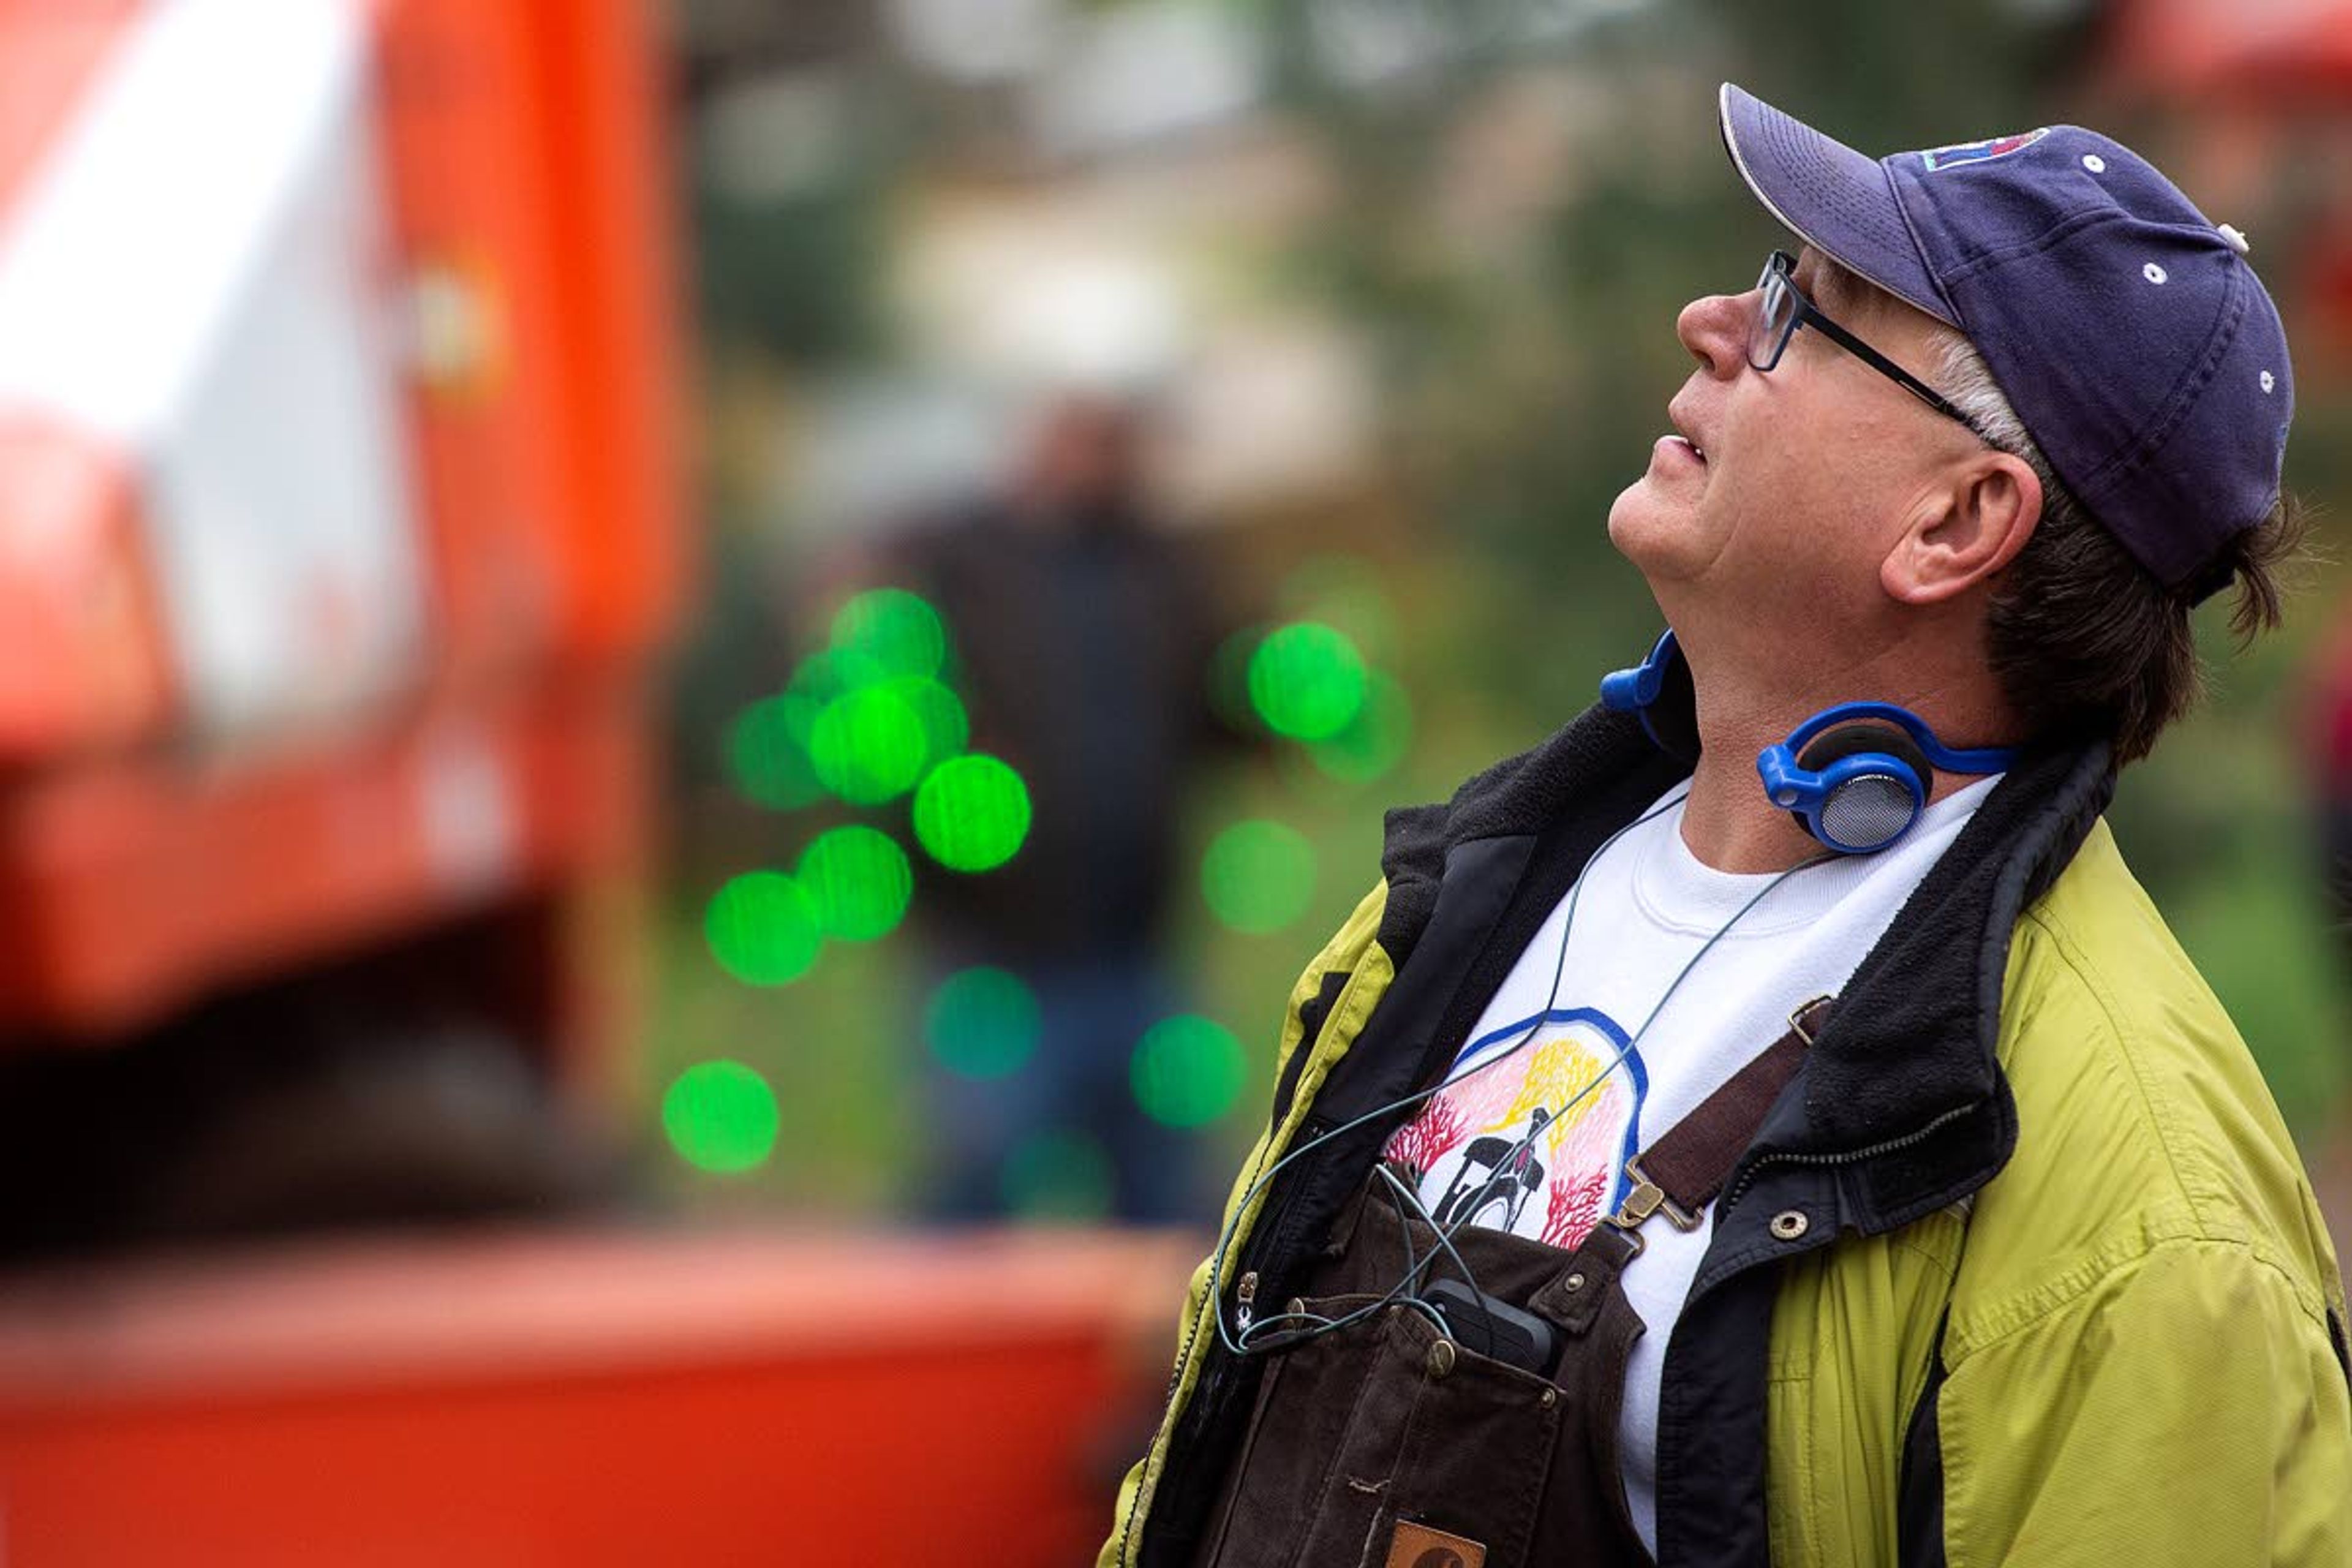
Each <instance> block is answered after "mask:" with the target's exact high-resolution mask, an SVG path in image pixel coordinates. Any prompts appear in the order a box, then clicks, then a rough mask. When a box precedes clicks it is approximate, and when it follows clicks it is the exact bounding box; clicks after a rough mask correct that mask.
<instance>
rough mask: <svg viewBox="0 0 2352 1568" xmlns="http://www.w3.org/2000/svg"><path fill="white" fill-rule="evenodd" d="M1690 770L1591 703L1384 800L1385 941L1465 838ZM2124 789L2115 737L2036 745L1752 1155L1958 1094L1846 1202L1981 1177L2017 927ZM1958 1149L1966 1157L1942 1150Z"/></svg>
mask: <svg viewBox="0 0 2352 1568" xmlns="http://www.w3.org/2000/svg"><path fill="white" fill-rule="evenodd" d="M1685 771H1686V770H1685V769H1684V768H1683V767H1682V765H1681V764H1679V763H1675V762H1674V761H1673V760H1671V759H1669V758H1667V757H1665V756H1664V755H1663V754H1661V753H1660V752H1658V750H1657V749H1656V747H1655V746H1654V745H1653V744H1652V743H1651V742H1650V740H1649V737H1648V736H1647V735H1646V734H1645V733H1644V732H1643V730H1642V728H1641V725H1640V724H1639V722H1638V721H1635V720H1633V718H1631V717H1630V716H1628V715H1625V714H1622V713H1613V712H1611V711H1608V710H1604V709H1602V708H1600V707H1598V706H1595V707H1593V708H1591V709H1589V710H1586V711H1585V712H1584V713H1583V714H1581V715H1580V716H1579V717H1578V718H1577V719H1576V720H1575V721H1572V722H1570V724H1569V725H1567V726H1566V727H1565V728H1564V729H1562V730H1560V731H1559V732H1557V733H1556V734H1554V735H1552V736H1551V737H1550V738H1549V740H1547V741H1545V742H1543V743H1541V744H1540V745H1538V746H1536V747H1535V748H1534V749H1532V750H1530V751H1528V752H1522V753H1521V754H1519V755H1518V756H1516V757H1511V758H1508V759H1507V760H1505V761H1504V762H1501V763H1496V765H1495V766H1493V767H1491V768H1488V769H1487V770H1486V771H1485V772H1484V773H1479V774H1478V775H1477V776H1476V777H1475V778H1473V779H1471V780H1470V781H1469V782H1468V783H1466V784H1464V785H1463V786H1462V787H1461V788H1460V789H1459V790H1457V791H1456V792H1455V793H1454V799H1453V800H1452V802H1451V803H1450V804H1448V805H1444V806H1422V807H1415V808H1411V809H1407V810H1402V811H1395V812H1391V813H1390V814H1389V820H1388V829H1389V834H1388V843H1387V847H1386V848H1385V850H1384V851H1383V853H1382V856H1381V868H1382V870H1383V872H1384V874H1385V875H1386V877H1387V879H1388V882H1389V900H1390V907H1389V910H1388V911H1387V913H1386V914H1385V915H1384V917H1383V919H1382V921H1381V945H1382V946H1383V947H1384V948H1385V949H1387V951H1388V952H1389V953H1390V956H1391V958H1392V959H1394V960H1395V962H1396V963H1397V964H1398V965H1399V966H1400V967H1402V964H1403V963H1404V961H1405V958H1406V957H1407V956H1408V954H1409V953H1410V952H1411V950H1412V945H1413V942H1415V941H1416V940H1417V939H1418V936H1419V934H1420V930H1421V928H1422V926H1423V925H1424V924H1426V922H1427V920H1428V914H1429V910H1430V909H1431V907H1432V906H1433V904H1434V902H1435V897H1436V889H1437V885H1438V882H1439V880H1440V879H1442V877H1443V875H1444V867H1445V861H1446V857H1447V855H1448V853H1449V852H1450V851H1451V850H1453V849H1454V847H1457V846H1459V845H1462V844H1465V843H1469V842H1471V841H1473V840H1476V839H1482V838H1496V837H1510V836H1516V835H1522V834H1525V835H1536V834H1541V833H1543V832H1545V831H1546V830H1547V829H1550V828H1555V827H1557V826H1559V824H1560V822H1561V821H1562V819H1563V818H1564V817H1570V816H1599V817H1600V818H1601V820H1596V821H1593V822H1591V823H1590V824H1589V825H1583V826H1588V828H1589V830H1591V831H1596V832H1598V833H1600V834H1605V833H1607V832H1608V831H1610V830H1611V829H1612V828H1614V827H1616V826H1621V825H1622V823H1624V822H1627V821H1630V820H1631V819H1632V817H1633V815H1634V814H1635V813H1637V812H1638V811H1639V810H1640V809H1641V807H1642V806H1643V805H1646V804H1647V803H1648V802H1650V801H1652V800H1654V799H1655V798H1656V797H1657V796H1658V795H1660V794H1662V793H1664V791H1665V790H1666V789H1667V788H1668V787H1670V786H1671V785H1672V784H1674V782H1675V779H1677V778H1679V777H1681V776H1684V774H1685ZM2114 790H2115V766H2114V763H2113V759H2112V753H2111V752H2110V750H2109V748H2108V746H2107V744H2106V742H2104V741H2095V742H2074V743H2071V744H2043V745H2038V746H2034V747H2030V748H2028V749H2027V750H2026V751H2025V752H2024V753H2023V754H2022V755H2021V757H2020V758H2019V760H2018V762H2017V763H2016V765H2015V766H2013V767H2012V768H2011V769H2010V771H2009V773H2008V774H2007V775H2006V776H2005V777H2004V778H2003V779H2002V780H2001V782H2000V784H1997V785H1996V786H1994V788H1993V790H1992V792H1991V794H1990V795H1987V796H1986V798H1985V801H1984V804H1983V805H1980V806H1979V808H1978V809H1977V812H1976V814H1975V815H1974V816H1972V817H1971V818H1970V819H1969V824H1968V826H1967V827H1965V828H1964V829H1963V830H1962V831H1961V833H1960V835H1959V837H1958V838H1957V839H1956V840H1955V841H1954V842H1953V844H1952V847H1950V848H1949V849H1948V850H1947V851H1945V853H1944V855H1943V857H1942V858H1940V859H1939V860H1937V863H1936V865H1935V866H1934V867H1933V868H1931V869H1930V870H1929V871H1928V873H1927V877H1926V878H1925V879H1923V880H1922V881H1921V882H1920V884H1919V886H1918V887H1917V888H1916V889H1914V890H1913V892H1912V895H1911V897H1910V899H1909V900H1907V901H1906V903H1905V905H1904V908H1903V910H1902V911H1901V913H1900V914H1898V915H1897V916H1896V918H1895V922H1894V924H1893V925H1892V926H1891V927H1890V928H1889V929H1888V931H1887V933H1886V935H1885V937H1884V938H1882V939H1881V940H1880V942H1878V944H1877V946H1876V947H1874V948H1873V949H1872V950H1871V952H1870V953H1869V955H1868V956H1867V957H1865V958H1864V960H1863V963H1862V964H1861V967H1860V968H1859V969H1857V970H1856V971H1855V973H1854V975H1853V979H1852V980H1851V981H1850V982H1849V983H1848V984H1847V985H1846V988H1845V991H1844V993H1843V995H1842V996H1841V997H1840V999H1839V1006H1838V1009H1837V1012H1836V1016H1834V1018H1833V1019H1832V1021H1831V1023H1830V1025H1829V1026H1828V1028H1827V1029H1825V1030H1824V1031H1823V1032H1822V1036H1821V1037H1820V1038H1819V1039H1818V1040H1816V1041H1815V1042H1814V1045H1813V1047H1812V1049H1811V1052H1810V1053H1809V1059H1808V1062H1807V1065H1806V1068H1805V1070H1804V1073H1803V1075H1802V1077H1801V1079H1800V1080H1799V1088H1800V1090H1801V1091H1799V1092H1792V1093H1791V1094H1790V1096H1788V1097H1786V1098H1784V1099H1783V1100H1782V1101H1781V1103H1780V1105H1779V1106H1778V1107H1776V1109H1775V1110H1774V1112H1773V1114H1772V1116H1771V1117H1770V1119H1769V1120H1768V1121H1767V1122H1766V1123H1765V1126H1764V1128H1763V1130H1762V1131H1761V1132H1759V1135H1758V1139H1757V1148H1756V1150H1755V1151H1751V1159H1752V1158H1754V1157H1755V1156H1756V1154H1758V1153H1759V1152H1760V1153H1767V1154H1771V1153H1778V1154H1790V1155H1800V1156H1809V1157H1810V1156H1822V1155H1832V1156H1835V1155H1851V1154H1853V1153H1854V1152H1857V1151H1867V1150H1870V1149H1872V1148H1874V1146H1876V1145H1879V1144H1881V1143H1884V1142H1886V1141H1888V1140H1890V1139H1899V1138H1902V1137H1904V1136H1906V1135H1907V1134H1912V1133H1915V1132H1917V1131H1919V1130H1921V1129H1924V1128H1928V1127H1931V1126H1933V1125H1936V1124H1937V1123H1938V1122H1939V1121H1950V1120H1951V1119H1952V1118H1954V1117H1955V1116H1956V1115H1958V1113H1960V1112H1962V1111H1964V1110H1978V1111H1990V1112H1993V1115H1992V1118H1991V1125H1989V1126H1983V1127H1982V1128H1981V1131H1980V1133H1979V1136H1975V1137H1970V1138H1966V1139H1959V1140H1951V1141H1941V1142H1940V1148H1941V1150H1942V1151H1943V1152H1942V1154H1941V1157H1939V1141H1936V1140H1928V1141H1927V1146H1926V1147H1915V1148H1913V1149H1912V1150H1910V1151H1909V1152H1908V1153H1907V1156H1906V1158H1905V1159H1904V1160H1902V1161H1900V1162H1896V1164H1897V1165H1899V1179H1898V1180H1896V1181H1895V1183H1894V1187H1895V1189H1898V1190H1883V1191H1881V1192H1879V1193H1878V1194H1875V1195H1874V1197H1873V1198H1872V1199H1871V1200H1870V1201H1867V1202H1865V1203H1864V1204H1863V1205H1861V1207H1862V1210H1863V1212H1861V1213H1857V1214H1853V1215H1850V1217H1851V1218H1853V1219H1854V1220H1856V1221H1858V1222H1860V1223H1861V1224H1862V1225H1863V1226H1864V1228H1867V1229H1873V1230H1875V1229H1879V1228H1882V1227H1885V1226H1891V1225H1894V1224H1900V1223H1906V1222H1907V1220H1908V1219H1910V1218H1915V1217H1916V1214H1917V1213H1919V1212H1926V1210H1925V1206H1923V1205H1927V1206H1932V1202H1931V1200H1933V1201H1941V1202H1948V1201H1950V1198H1949V1197H1948V1196H1946V1195H1945V1194H1947V1193H1950V1194H1952V1195H1957V1194H1958V1193H1959V1192H1964V1191H1967V1190H1969V1189H1971V1188H1972V1187H1973V1186H1975V1185H1976V1184H1980V1183H1982V1182H1983V1181H1984V1180H1986V1179H1988V1178H1989V1177H1990V1175H1991V1173H1992V1172H1993V1171H1995V1170H1998V1169H1999V1168H2000V1164H2001V1163H2005V1162H2006V1161H2007V1159H2008V1156H2009V1152H2010V1150H2011V1147H2012V1146H2013V1144H2014V1142H2015V1139H2016V1127H2015V1116H2014V1112H2013V1110H2011V1107H2010V1105H2009V1099H2008V1095H2007V1092H2006V1088H2005V1086H2004V1085H2003V1084H2002V1082H2001V1079H2000V1069H1999V1068H1998V1067H1997V1065H1996V1064H1995V1061H1994V1056H1993V1049H1994V1046H1995V1043H1996V1042H1997V1040H1998V1038H1999V1035H2000V1002H2001V979H2002V975H2003V973H2004V972H2005V970H2006V966H2007V962H2008V956H2009V943H2010V936H2011V931H2012V929H2013V928H2014V927H2015V925H2016V922H2017V917H2018V915H2019V914H2020V913H2021V912H2022V911H2023V910H2024V909H2025V907H2026V906H2027V905H2028V904H2030V903H2032V901H2033V900H2035V899H2037V898H2039V897H2040V896H2041V895H2042V893H2043V892H2044V891H2046V890H2047V889H2049V887H2050V884H2051V883H2052V882H2053V881H2054V880H2055V879H2057V876H2058V873H2059V872H2060V871H2062V870H2063V869H2064V868H2065V866H2066V864H2067V862H2068V861H2070V860H2071V859H2073V858H2074V852H2075V851H2076V850H2077V849H2078V848H2079V847H2081V846H2082V843H2083V840H2084V837H2086V836H2087V835H2088V834H2089V833H2090V831H2091V828H2092V826H2093V825H2094V824H2095V823H2096V822H2097V820H2098V816H2099V814H2100V812H2101V811H2103V810H2104V809H2105V806H2106V804H2107V802H2108V800H2109V799H2110V798H2111V797H2112V796H2113V795H2114ZM1970 1120H1972V1121H1981V1119H1980V1118H1971V1119H1970ZM1955 1159H1957V1160H1960V1161H1963V1162H1965V1163H1966V1164H1967V1165H1969V1167H1971V1168H1970V1169H1969V1170H1966V1171H1962V1170H1958V1169H1947V1168H1939V1167H1942V1166H1944V1165H1946V1164H1948V1163H1949V1162H1950V1161H1951V1160H1955ZM1988 1160H1989V1161H1990V1163H1989V1164H1988V1163H1987V1162H1988ZM1889 1174H1895V1171H1892V1170H1890V1171H1889Z"/></svg>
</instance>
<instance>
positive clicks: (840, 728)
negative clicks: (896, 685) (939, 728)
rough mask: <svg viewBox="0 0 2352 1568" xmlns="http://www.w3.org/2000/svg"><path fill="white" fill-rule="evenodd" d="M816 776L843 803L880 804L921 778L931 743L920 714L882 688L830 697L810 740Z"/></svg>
mask: <svg viewBox="0 0 2352 1568" xmlns="http://www.w3.org/2000/svg"><path fill="white" fill-rule="evenodd" d="M809 760H810V761H811V762H812V763H814V764H815V766H816V776H817V777H818V778H820V779H822V780H823V781H824V786H825V787H826V788H827V789H829V790H831V791H833V792H834V793H835V795H839V796H841V798H842V799H844V800H845V801H849V802H851V803H852V804H853V805H881V804H882V803H883V802H884V801H886V800H888V799H890V798H891V797H892V796H894V795H903V794H905V793H906V792H907V791H908V789H910V788H912V787H913V786H914V783H915V781H916V780H917V779H919V778H920V777H922V776H923V768H924V765H925V764H926V763H929V761H930V742H929V738H928V736H927V735H926V734H925V732H924V729H923V721H922V717H921V715H919V714H918V713H917V712H916V711H915V710H914V709H913V708H911V707H909V706H908V703H907V701H906V700H905V699H904V698H902V697H900V696H899V695H898V693H897V692H896V691H894V690H892V689H890V688H889V687H887V686H869V687H865V688H863V689H859V690H856V691H851V692H848V693H845V695H843V696H840V697H836V698H835V699H834V700H832V701H830V702H828V703H826V704H825V705H824V712H822V713H820V714H818V715H817V718H816V725H815V727H814V730H813V731H811V732H810V735H809Z"/></svg>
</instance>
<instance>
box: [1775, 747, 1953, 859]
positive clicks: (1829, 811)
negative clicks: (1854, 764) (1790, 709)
mask: <svg viewBox="0 0 2352 1568" xmlns="http://www.w3.org/2000/svg"><path fill="white" fill-rule="evenodd" d="M1848 757H1867V758H1870V759H1872V760H1873V762H1874V763H1875V764H1877V765H1874V766H1871V767H1868V768H1865V769H1864V771H1863V772H1861V773H1856V774H1855V775H1854V776H1853V777H1852V778H1850V779H1848V780H1846V781H1845V782H1844V783H1843V784H1839V785H1838V786H1837V787H1836V788H1835V789H1833V790H1832V791H1831V792H1830V794H1829V795H1828V797H1827V798H1826V799H1824V800H1823V801H1822V803H1821V805H1820V808H1819V809H1818V810H1817V811H1815V812H1814V813H1813V814H1812V815H1811V816H1810V817H1809V816H1806V815H1805V814H1804V813H1801V812H1791V813H1790V816H1794V817H1796V819H1797V821H1798V822H1799V823H1800V824H1801V826H1803V827H1804V829H1805V831H1806V832H1808V833H1810V834H1811V835H1812V836H1813V837H1816V838H1818V839H1820V840H1822V843H1824V844H1827V845H1828V846H1829V847H1832V849H1843V850H1844V851H1846V852H1847V853H1849V854H1868V853H1871V852H1873V851H1874V850H1879V849H1884V848H1885V847H1887V846H1888V845H1890V844H1892V843H1894V842H1895V840H1896V839H1898V838H1900V837H1903V836H1904V834H1906V833H1907V832H1909V831H1910V829H1911V825H1912V824H1913V823H1914V822H1916V821H1917V820H1918V817H1919V811H1920V808H1921V806H1922V805H1924V804H1925V802H1926V801H1927V795H1928V793H1929V790H1930V787H1931V786H1932V785H1933V784H1934V783H1935V778H1936V770H1935V767H1934V765H1933V764H1932V763H1929V762H1928V761H1927V753H1926V752H1923V751H1921V750H1920V748H1919V743H1918V742H1916V741H1914V740H1913V739H1912V738H1911V737H1910V736H1908V735H1906V734H1905V733H1904V732H1903V731H1901V730H1899V729H1897V728H1895V726H1894V725H1892V724H1881V723H1874V722H1872V721H1867V720H1862V721H1855V722H1853V723H1851V724H1840V725H1837V726H1836V727H1834V728H1832V729H1829V730H1824V731H1822V732H1821V733H1820V734H1818V735H1816V736H1814V737H1813V738H1812V740H1811V742H1808V743H1807V744H1806V746H1805V749H1804V751H1802V752H1800V753H1799V754H1798V757H1797V765H1798V766H1799V767H1801V768H1803V769H1804V770H1806V771H1807V772H1809V773H1820V772H1821V771H1822V769H1824V768H1826V767H1828V766H1829V765H1830V764H1831V763H1837V762H1843V761H1844V760H1845V759H1846V758H1848Z"/></svg>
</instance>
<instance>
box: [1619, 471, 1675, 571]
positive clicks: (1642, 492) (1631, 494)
mask: <svg viewBox="0 0 2352 1568" xmlns="http://www.w3.org/2000/svg"><path fill="white" fill-rule="evenodd" d="M1691 521H1692V520H1691V516H1690V511H1689V509H1688V508H1686V507H1677V506H1673V505H1670V504H1668V503H1666V502H1664V501H1663V500H1661V499H1660V498H1659V497H1658V496H1657V495H1656V494H1655V493H1654V491H1652V489H1650V485H1649V482H1648V480H1646V479H1636V480H1634V481H1633V483H1632V484H1630V485H1627V486H1626V487H1625V488H1624V489H1622V490H1620V491H1618V492H1617V499H1616V500H1614V501H1612V502H1611V503H1610V507H1609V542H1610V543H1611V544H1612V545H1614V546H1616V548H1617V553H1618V554H1620V555H1622V556H1623V557H1624V558H1625V559H1626V560H1628V561H1630V562H1632V563H1633V564H1634V565H1635V566H1637V567H1639V568H1640V569H1641V572H1642V574H1643V576H1644V577H1648V576H1653V575H1654V571H1655V568H1657V567H1659V566H1662V565H1664V564H1665V563H1666V562H1667V560H1668V557H1669V555H1670V553H1671V551H1672V547H1673V541H1674V540H1675V538H1676V537H1678V536H1680V535H1682V534H1684V533H1685V532H1687V531H1688V530H1689V528H1690V526H1691Z"/></svg>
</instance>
